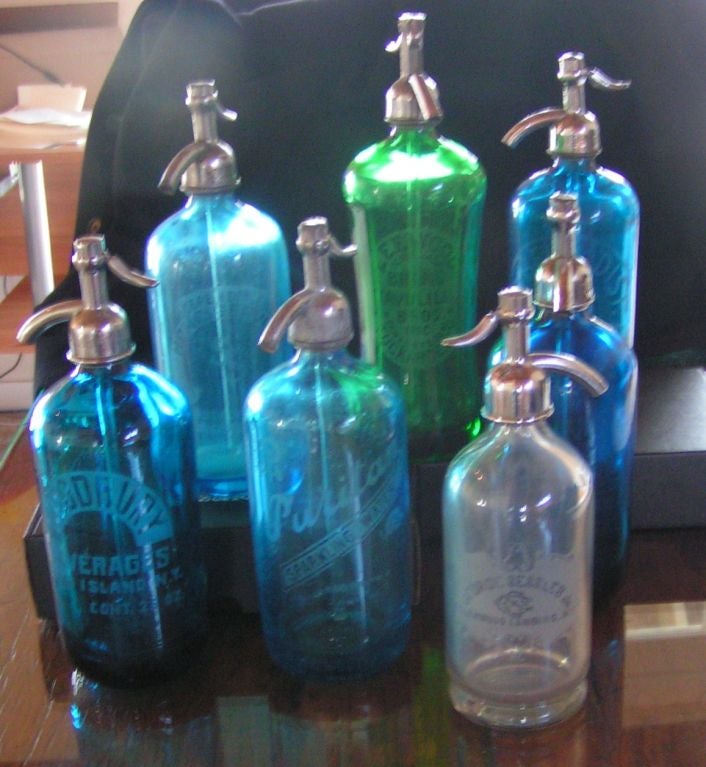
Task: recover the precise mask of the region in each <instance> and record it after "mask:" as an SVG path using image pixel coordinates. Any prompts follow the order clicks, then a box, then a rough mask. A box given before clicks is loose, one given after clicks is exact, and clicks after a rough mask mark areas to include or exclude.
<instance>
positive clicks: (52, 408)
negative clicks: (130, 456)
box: [30, 364, 191, 438]
mask: <svg viewBox="0 0 706 767" xmlns="http://www.w3.org/2000/svg"><path fill="white" fill-rule="evenodd" d="M107 420H109V421H110V422H111V423H112V424H114V425H115V428H117V429H118V431H124V432H125V433H126V434H129V432H130V430H131V429H134V427H135V424H136V423H137V422H139V423H140V424H142V425H143V426H144V427H146V428H148V429H150V430H154V429H157V428H160V427H161V426H164V425H172V426H173V427H174V428H176V429H182V428H187V427H188V426H190V424H191V411H190V408H189V404H188V401H187V399H186V397H185V396H184V394H183V393H182V392H181V390H180V389H178V388H177V387H176V386H174V385H173V384H172V383H171V382H169V381H168V380H167V379H166V378H164V376H162V375H160V374H159V373H157V372H156V371H154V370H152V369H151V368H148V367H146V366H143V365H140V364H129V365H123V366H121V367H120V370H119V372H114V371H110V370H109V369H108V368H95V369H83V370H82V369H75V370H74V371H72V373H70V374H69V375H68V376H65V377H64V378H62V379H61V380H59V381H57V382H56V383H55V384H54V385H53V386H51V387H50V388H49V389H47V390H46V391H45V392H44V393H43V394H42V395H41V396H40V397H39V399H38V400H37V402H36V403H35V404H34V406H33V408H32V413H31V416H30V431H32V432H33V433H35V434H42V433H43V432H45V431H48V430H52V431H54V432H58V433H61V431H62V430H63V429H68V433H67V438H68V436H69V434H70V432H71V429H93V428H96V425H98V427H99V430H100V424H101V422H103V421H107Z"/></svg>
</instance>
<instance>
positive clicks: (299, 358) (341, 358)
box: [293, 348, 351, 365]
mask: <svg viewBox="0 0 706 767" xmlns="http://www.w3.org/2000/svg"><path fill="white" fill-rule="evenodd" d="M349 359H351V355H350V353H349V352H348V350H347V349H346V348H343V349H329V350H328V351H313V350H312V349H297V350H296V353H295V354H294V358H293V362H295V363H298V364H300V365H337V364H340V363H342V362H346V361H347V360H349Z"/></svg>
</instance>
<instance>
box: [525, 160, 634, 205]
mask: <svg viewBox="0 0 706 767" xmlns="http://www.w3.org/2000/svg"><path fill="white" fill-rule="evenodd" d="M555 192H565V193H571V194H576V195H577V196H578V198H579V203H580V204H582V205H583V206H584V207H585V205H586V204H587V203H589V202H590V201H591V200H592V199H593V200H596V201H599V200H600V201H602V202H603V203H604V204H605V203H606V202H609V201H611V200H612V201H613V202H614V203H615V204H616V205H617V204H619V205H621V206H624V207H626V208H627V209H628V211H631V212H633V213H634V214H637V212H638V211H639V201H638V198H637V194H636V192H635V190H634V188H633V187H632V185H631V184H630V182H629V181H628V180H627V179H626V178H625V177H623V176H621V175H620V174H619V173H617V172H616V171H613V170H610V169H608V168H603V167H601V166H597V167H593V168H585V167H581V166H577V165H574V164H567V165H562V164H561V163H560V164H558V165H553V166H550V167H549V168H544V169H543V170H539V171H537V172H535V173H533V174H532V175H531V176H529V178H527V179H526V180H525V181H523V182H522V183H521V184H520V185H519V186H518V187H517V189H516V190H515V193H514V195H513V200H518V201H522V202H525V203H529V202H532V201H537V202H539V203H541V204H544V201H545V200H546V198H547V197H549V196H550V195H552V194H554V193H555ZM544 214H546V211H544V213H543V215H544Z"/></svg>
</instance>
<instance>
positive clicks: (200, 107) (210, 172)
mask: <svg viewBox="0 0 706 767" xmlns="http://www.w3.org/2000/svg"><path fill="white" fill-rule="evenodd" d="M186 106H187V107H188V108H189V110H190V111H191V124H192V127H193V130H194V141H193V143H191V144H188V145H187V146H185V147H184V148H183V149H182V150H181V151H179V152H177V154H176V155H175V156H174V157H173V158H172V161H171V162H170V163H169V165H168V166H167V169H166V170H165V171H164V173H163V174H162V178H161V179H160V182H159V188H160V190H161V191H163V192H165V193H167V194H174V193H175V192H176V191H177V189H181V191H182V192H184V194H187V195H192V194H214V193H217V192H228V191H232V190H233V189H235V188H236V187H237V186H238V184H239V183H240V178H239V177H238V170H237V167H236V162H235V154H234V153H233V149H232V148H231V146H230V145H229V144H226V143H225V141H221V140H220V139H219V138H218V125H217V123H218V118H219V117H222V118H223V119H224V120H229V121H230V122H233V121H234V120H235V119H236V118H237V116H238V115H237V113H236V112H233V111H231V110H229V109H225V108H224V107H223V106H222V105H221V104H220V102H219V101H218V91H217V90H216V83H215V82H214V81H213V80H199V81H196V82H192V83H189V84H188V85H187V87H186Z"/></svg>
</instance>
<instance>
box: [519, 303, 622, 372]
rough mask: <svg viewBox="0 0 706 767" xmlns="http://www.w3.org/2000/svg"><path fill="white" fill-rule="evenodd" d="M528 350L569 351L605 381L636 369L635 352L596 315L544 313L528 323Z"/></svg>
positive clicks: (568, 352)
mask: <svg viewBox="0 0 706 767" xmlns="http://www.w3.org/2000/svg"><path fill="white" fill-rule="evenodd" d="M529 343H530V351H532V352H538V351H552V352H564V353H567V354H573V355H574V356H576V357H578V358H579V359H580V360H581V361H582V362H585V363H586V364H588V365H590V366H591V367H593V368H594V369H596V370H597V371H598V372H599V373H601V374H602V375H603V376H604V377H605V378H607V379H608V380H609V381H616V380H621V379H623V378H625V377H627V376H631V375H632V374H633V373H635V372H636V371H637V358H636V356H635V353H634V352H633V351H632V349H630V347H629V346H628V345H627V344H626V343H625V341H624V340H623V338H622V336H621V335H620V334H619V333H618V332H617V331H616V330H615V329H614V328H613V327H612V326H611V325H609V324H608V323H606V322H604V321H603V320H601V319H599V318H598V317H594V316H590V317H587V316H585V315H583V314H580V313H578V314H573V315H563V314H557V315H548V316H547V317H543V318H539V319H538V320H536V321H535V322H534V323H533V325H532V326H531V330H530V342H529Z"/></svg>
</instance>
